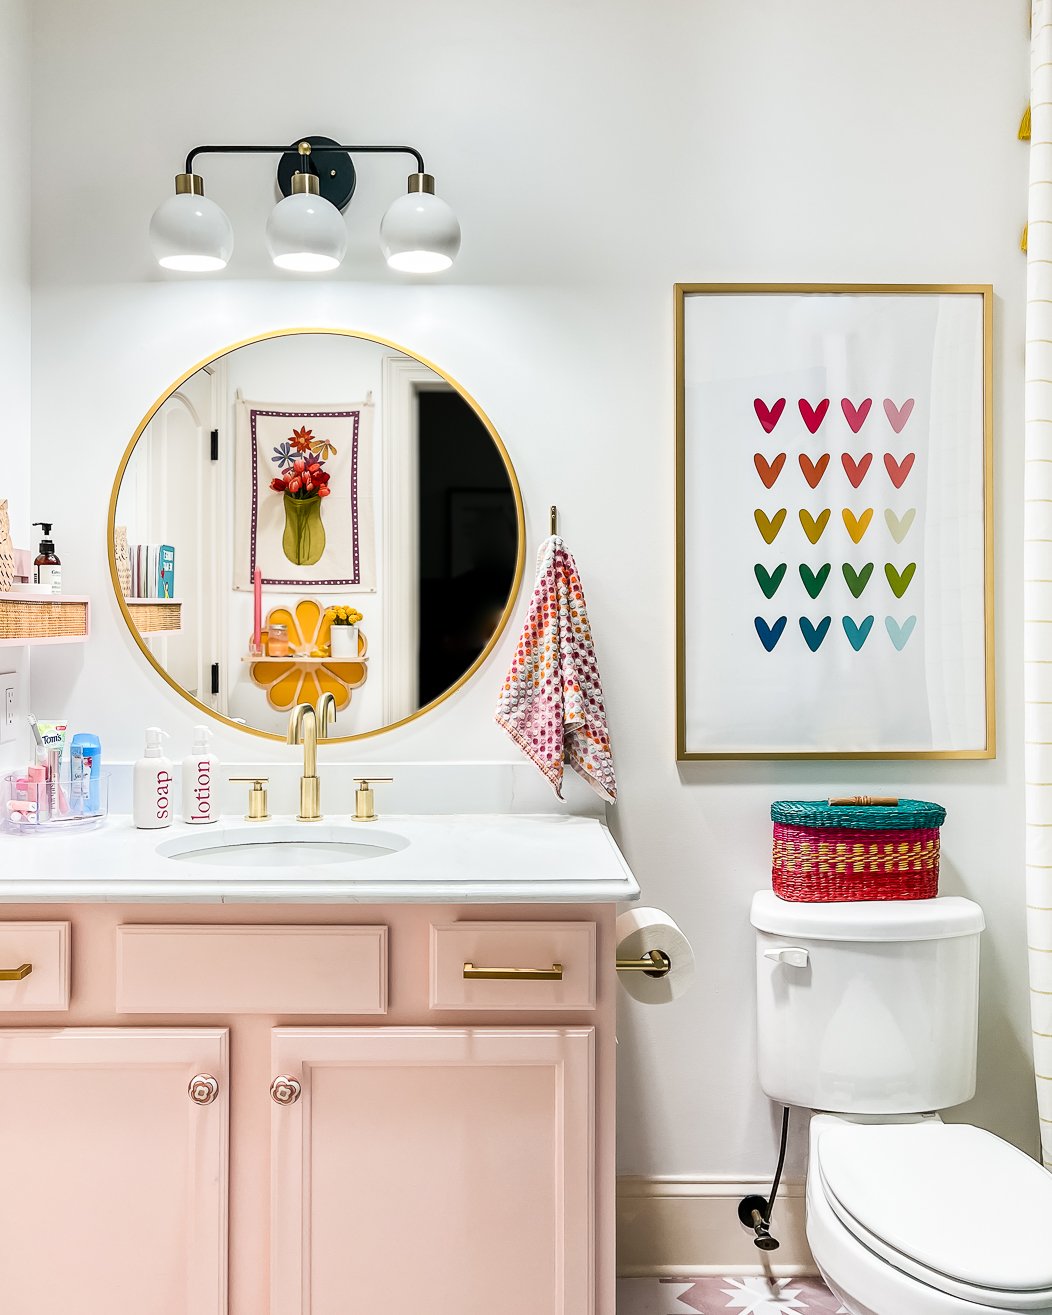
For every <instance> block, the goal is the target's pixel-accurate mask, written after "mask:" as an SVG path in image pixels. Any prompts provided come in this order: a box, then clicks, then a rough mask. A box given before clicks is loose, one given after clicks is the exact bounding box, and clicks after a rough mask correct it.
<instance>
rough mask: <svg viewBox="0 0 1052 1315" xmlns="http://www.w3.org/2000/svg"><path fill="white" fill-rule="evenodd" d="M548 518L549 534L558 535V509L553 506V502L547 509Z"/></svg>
mask: <svg viewBox="0 0 1052 1315" xmlns="http://www.w3.org/2000/svg"><path fill="white" fill-rule="evenodd" d="M548 517H549V520H550V523H551V532H552V534H558V533H559V508H558V507H557V506H556V505H555V503H554V502H553V503H552V505H551V506H550V507H549V508H548Z"/></svg>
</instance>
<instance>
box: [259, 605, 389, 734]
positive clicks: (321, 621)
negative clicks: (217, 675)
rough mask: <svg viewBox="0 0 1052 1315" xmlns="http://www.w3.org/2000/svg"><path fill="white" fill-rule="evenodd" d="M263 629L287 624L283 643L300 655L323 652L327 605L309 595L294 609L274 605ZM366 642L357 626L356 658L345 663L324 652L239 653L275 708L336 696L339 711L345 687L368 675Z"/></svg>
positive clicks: (347, 693) (357, 684) (283, 709)
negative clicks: (281, 655) (255, 654)
mask: <svg viewBox="0 0 1052 1315" xmlns="http://www.w3.org/2000/svg"><path fill="white" fill-rule="evenodd" d="M266 624H267V627H268V628H269V627H270V626H271V625H282V626H286V627H287V628H288V632H289V644H290V645H291V646H292V648H293V649H294V650H295V649H298V650H299V651H300V652H301V653H303V652H304V651H306V652H307V653H310V654H314V653H318V654H324V652H325V650H326V649H327V648H328V646H329V631H330V630H331V629H332V621H331V620H330V618H329V616H328V612H327V609H326V608H325V607H323V606H322V605H321V603H318V602H316V601H315V600H314V599H313V598H301V599H300V601H299V602H298V603H297V604H296V606H295V607H294V608H288V607H275V608H273V609H272V610H271V611H270V612H268V613H267V620H266ZM367 649H368V641H367V640H366V638H365V635H364V633H363V632H362V630H361V629H360V628H359V630H358V658H357V661H353V662H347V661H345V660H343V659H342V658H333V657H330V656H316V657H315V656H306V657H298V656H296V655H295V653H293V654H292V655H291V656H289V657H251V656H249V657H245V658H242V661H243V662H247V663H248V664H249V668H248V674H249V678H250V679H251V680H252V682H253V684H255V685H258V686H259V688H260V689H262V690H265V691H266V695H267V702H268V703H269V704H270V706H271V707H272V708H276V709H277V710H278V711H279V712H287V711H288V710H289V709H290V708H294V707H295V706H296V704H297V703H309V704H310V705H311V706H312V707H317V705H318V700H319V699H320V698H321V696H322V695H323V694H331V695H332V696H333V698H334V699H335V700H336V708H337V711H340V712H342V711H343V709H344V708H346V707H347V705H348V704H349V703H350V701H351V691H352V690H356V689H360V688H361V687H362V686H363V685H364V684H365V682H366V679H367V677H368V674H369V665H368V664H369V659H368V657H366V651H367Z"/></svg>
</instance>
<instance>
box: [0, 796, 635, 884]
mask: <svg viewBox="0 0 1052 1315" xmlns="http://www.w3.org/2000/svg"><path fill="white" fill-rule="evenodd" d="M262 828H266V829H267V830H268V832H269V833H272V834H274V835H276V836H278V837H279V838H280V840H281V841H285V840H287V839H295V840H304V841H323V842H329V841H334V840H339V839H341V838H348V837H349V838H351V839H352V840H355V841H360V843H362V844H366V845H384V844H385V843H390V844H398V845H400V846H401V847H400V848H398V849H397V850H395V851H394V852H390V853H386V854H383V855H381V856H377V857H369V858H364V859H357V860H355V861H351V862H347V863H343V862H340V863H328V864H323V865H320V866H306V865H292V864H290V865H288V866H280V867H269V868H268V867H259V866H254V865H252V866H250V865H246V866H244V867H242V866H240V865H239V866H234V867H231V866H212V865H210V864H207V863H204V862H197V861H194V860H186V859H184V860H182V861H177V860H175V859H173V858H169V857H165V856H164V855H163V854H162V853H158V849H159V848H161V849H168V850H169V852H170V851H171V850H172V849H177V848H185V847H187V846H188V845H191V844H192V845H197V844H202V845H203V844H208V845H237V844H238V843H240V842H243V841H244V840H246V839H248V838H249V837H250V836H255V837H257V838H259V837H260V836H261V835H262ZM638 898H639V886H638V885H637V883H636V880H635V877H634V876H633V875H632V872H631V870H630V869H629V867H628V864H627V863H626V862H625V860H624V857H623V856H622V854H621V851H620V850H619V849H618V847H617V845H616V844H615V843H614V840H613V838H612V837H611V835H610V832H609V831H608V830H607V829H606V827H605V826H604V825H603V823H602V822H600V821H598V820H597V819H595V818H590V817H569V816H564V815H563V816H560V815H536V816H521V815H495V814H478V815H470V814H452V815H442V816H410V815H405V816H400V817H398V816H390V817H383V818H381V819H380V820H379V821H378V822H365V823H362V822H354V821H353V820H352V819H351V818H349V817H326V818H325V820H324V821H321V822H297V821H296V820H295V818H291V817H279V816H274V817H272V818H271V819H270V821H269V822H265V823H251V822H244V821H240V820H233V819H230V820H226V819H224V820H222V821H220V822H217V823H215V824H213V825H211V826H190V825H188V824H187V823H185V822H176V823H173V825H172V826H170V827H167V828H165V829H164V830H158V831H138V830H136V829H135V827H134V826H133V824H132V821H131V818H130V817H126V816H120V815H111V816H110V817H109V818H108V819H107V822H106V824H105V826H103V827H101V828H100V829H98V830H96V831H86V832H81V833H79V834H77V833H69V834H40V835H33V836H9V835H0V904H2V903H7V904H10V903H146V902H149V903H174V904H178V903H188V904H215V903H239V902H241V903H280V904H300V903H302V904H309V903H323V904H325V903H328V904H359V903H361V904H423V903H427V904H502V903H503V904H524V903H538V904H555V903H576V904H593V903H611V902H617V901H630V900H635V899H638Z"/></svg>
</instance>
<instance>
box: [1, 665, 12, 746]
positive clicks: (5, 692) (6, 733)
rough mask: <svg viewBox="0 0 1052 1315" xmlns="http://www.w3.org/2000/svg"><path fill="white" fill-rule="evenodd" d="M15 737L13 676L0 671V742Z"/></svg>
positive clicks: (6, 742)
mask: <svg viewBox="0 0 1052 1315" xmlns="http://www.w3.org/2000/svg"><path fill="white" fill-rule="evenodd" d="M14 738H15V676H14V674H13V673H11V672H0V744H10V743H11V741H12V740H13V739H14Z"/></svg>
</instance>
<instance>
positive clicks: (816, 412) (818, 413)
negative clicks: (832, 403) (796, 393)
mask: <svg viewBox="0 0 1052 1315" xmlns="http://www.w3.org/2000/svg"><path fill="white" fill-rule="evenodd" d="M828 410H829V398H828V397H823V398H822V400H821V401H820V402H819V403H818V405H817V406H812V405H811V403H810V402H809V401H807V399H806V398H804V397H801V398H800V414H801V415H802V416H803V418H804V424H805V425H806V426H807V427H808V429H809V430H810V431H811V433H812V434H817V433H818V431H819V429H820V428H821V425H822V421H823V420H824V419H825V418H826V412H827V411H828Z"/></svg>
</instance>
